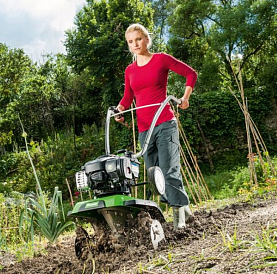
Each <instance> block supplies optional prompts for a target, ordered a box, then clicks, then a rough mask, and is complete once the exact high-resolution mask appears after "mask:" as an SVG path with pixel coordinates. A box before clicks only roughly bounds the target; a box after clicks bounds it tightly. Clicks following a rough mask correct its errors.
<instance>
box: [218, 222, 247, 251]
mask: <svg viewBox="0 0 277 274" xmlns="http://www.w3.org/2000/svg"><path fill="white" fill-rule="evenodd" d="M219 232H220V234H221V237H222V244H223V247H224V250H227V251H229V252H230V253H232V252H235V251H237V250H238V249H239V248H245V244H246V241H245V240H243V239H240V238H239V237H238V234H237V226H236V225H235V228H234V233H233V234H232V235H230V234H229V233H228V232H226V231H223V230H219Z"/></svg>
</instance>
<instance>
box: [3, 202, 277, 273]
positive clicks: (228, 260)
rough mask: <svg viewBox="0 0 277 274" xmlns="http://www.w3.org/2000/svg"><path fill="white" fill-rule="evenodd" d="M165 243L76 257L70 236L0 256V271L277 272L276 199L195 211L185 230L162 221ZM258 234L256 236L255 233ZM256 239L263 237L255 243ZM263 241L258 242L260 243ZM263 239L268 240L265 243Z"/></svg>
mask: <svg viewBox="0 0 277 274" xmlns="http://www.w3.org/2000/svg"><path fill="white" fill-rule="evenodd" d="M164 231H165V236H166V242H165V243H164V244H163V245H162V246H161V247H159V248H158V249H157V250H153V248H152V246H151V245H150V244H149V242H148V243H147V245H144V244H143V243H142V244H141V245H140V246H135V247H134V246H129V247H125V248H122V247H121V248H118V249H116V248H115V249H110V250H106V251H104V250H103V251H102V252H98V253H97V254H94V257H92V256H88V257H87V258H86V260H85V261H79V260H78V259H77V257H76V255H75V250H74V241H75V239H74V237H68V238H64V239H63V240H62V241H61V242H60V244H59V245H57V246H55V247H49V248H47V253H48V254H47V255H38V256H36V257H35V258H33V259H31V260H24V261H22V262H21V263H14V261H13V260H11V258H9V255H8V254H2V256H1V255H0V265H6V266H5V267H4V268H3V269H2V270H0V272H1V273H7V274H21V273H22V274H23V273H24V274H25V273H26V274H27V273H28V274H37V273H42V274H46V273H47V274H52V273H53V274H58V273H59V274H67V273H72V274H79V273H80V274H81V273H84V274H87V273H114V274H119V273H130V274H131V273H134V274H135V273H152V274H153V273H176V274H177V273H178V274H179V273H188V274H190V273H201V274H204V273H205V274H206V273H207V274H214V273H218V274H219V273H224V274H229V273H230V274H233V273H253V274H263V273H268V274H275V273H277V199H276V197H273V198H267V199H264V200H262V199H260V200H256V201H255V202H249V203H236V204H231V205H228V206H225V207H223V208H221V209H214V210H203V209H201V210H198V211H195V212H194V219H193V221H192V222H191V223H189V224H188V225H187V227H186V228H185V229H182V230H178V231H174V230H173V224H172V223H165V224H164ZM259 235H260V236H259ZM259 239H263V240H262V241H260V244H259V241H258V240H259ZM261 243H263V246H262V244H261ZM266 243H267V244H266Z"/></svg>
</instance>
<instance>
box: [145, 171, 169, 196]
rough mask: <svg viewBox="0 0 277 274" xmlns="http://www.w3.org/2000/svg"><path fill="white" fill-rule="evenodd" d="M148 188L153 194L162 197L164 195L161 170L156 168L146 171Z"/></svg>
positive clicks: (163, 181)
mask: <svg viewBox="0 0 277 274" xmlns="http://www.w3.org/2000/svg"><path fill="white" fill-rule="evenodd" d="M147 174H148V180H149V187H150V190H151V192H152V193H153V194H155V195H163V194H164V193H165V180H164V175H163V172H162V170H161V169H160V168H159V167H158V166H152V167H150V168H149V169H148V172H147Z"/></svg>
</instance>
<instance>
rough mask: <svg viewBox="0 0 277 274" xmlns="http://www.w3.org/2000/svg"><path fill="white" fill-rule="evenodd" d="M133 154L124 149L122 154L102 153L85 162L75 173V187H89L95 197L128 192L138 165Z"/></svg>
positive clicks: (81, 188) (135, 175)
mask: <svg viewBox="0 0 277 274" xmlns="http://www.w3.org/2000/svg"><path fill="white" fill-rule="evenodd" d="M133 155H134V153H133V152H126V151H125V153H124V156H118V155H104V156H100V157H98V158H96V159H95V160H93V161H89V162H87V163H86V164H85V165H84V166H83V167H82V170H81V171H79V172H77V173H76V183H77V189H78V190H85V189H91V190H93V193H94V196H95V197H102V196H107V195H112V194H130V193H131V186H132V185H134V184H135V179H136V178H138V176H139V167H140V163H139V161H138V160H137V159H135V158H133Z"/></svg>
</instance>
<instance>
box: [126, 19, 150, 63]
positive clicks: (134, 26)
mask: <svg viewBox="0 0 277 274" xmlns="http://www.w3.org/2000/svg"><path fill="white" fill-rule="evenodd" d="M133 31H141V33H142V34H143V35H144V36H145V37H146V38H147V39H148V44H147V48H148V49H149V48H150V47H151V45H152V39H151V37H150V34H149V32H148V30H147V29H146V28H145V27H144V26H143V25H141V24H138V23H135V24H132V25H130V26H129V27H128V28H127V29H126V31H125V39H126V38H127V37H126V36H127V34H128V33H129V32H133ZM131 53H132V55H133V61H136V60H137V56H136V54H134V53H133V52H131Z"/></svg>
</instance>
